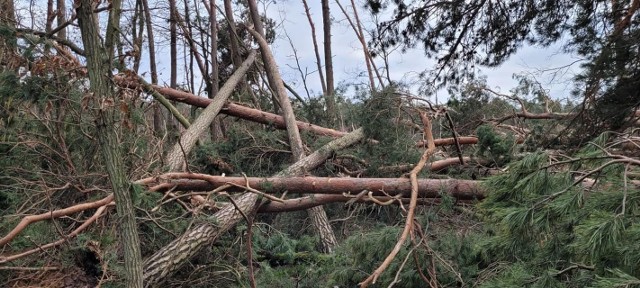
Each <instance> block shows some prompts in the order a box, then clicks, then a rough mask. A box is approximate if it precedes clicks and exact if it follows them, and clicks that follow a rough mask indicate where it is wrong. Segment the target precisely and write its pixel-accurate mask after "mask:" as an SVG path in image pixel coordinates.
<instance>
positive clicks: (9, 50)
mask: <svg viewBox="0 0 640 288" xmlns="http://www.w3.org/2000/svg"><path fill="white" fill-rule="evenodd" d="M15 13H16V11H15V8H14V6H13V0H0V26H4V27H5V28H8V29H12V30H13V29H15V28H16V15H15ZM15 48H16V41H15V39H10V38H8V37H6V38H5V37H2V38H0V69H3V70H4V69H8V70H12V69H14V67H12V66H14V65H12V64H11V62H13V61H12V60H13V58H14V57H13V55H14V54H15ZM15 66H17V65H15ZM0 71H2V70H0Z"/></svg>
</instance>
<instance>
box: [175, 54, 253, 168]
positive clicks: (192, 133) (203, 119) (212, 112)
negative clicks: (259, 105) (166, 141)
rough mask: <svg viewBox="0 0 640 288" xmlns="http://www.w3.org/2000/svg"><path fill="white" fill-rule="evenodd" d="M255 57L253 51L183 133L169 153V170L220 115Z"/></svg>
mask: <svg viewBox="0 0 640 288" xmlns="http://www.w3.org/2000/svg"><path fill="white" fill-rule="evenodd" d="M255 58H256V52H255V51H252V52H251V53H250V54H249V57H248V58H247V60H245V61H244V62H243V63H242V65H240V67H238V69H236V71H235V72H234V73H233V75H231V77H229V79H228V80H227V81H226V82H225V83H224V86H222V89H220V92H219V93H218V95H217V96H216V98H214V99H213V101H212V102H211V104H210V105H209V106H207V108H205V109H204V111H202V113H201V114H200V117H198V118H197V119H196V120H195V121H194V122H193V124H191V126H190V127H189V129H187V131H185V132H184V133H183V134H182V136H181V137H180V139H179V140H178V143H176V144H175V146H174V147H173V149H172V150H171V152H170V153H169V155H167V162H166V165H167V166H168V167H169V171H177V170H178V169H179V168H180V166H181V165H182V164H183V163H184V161H186V159H185V157H186V156H187V155H189V152H190V151H191V149H192V148H193V146H194V145H195V144H196V142H197V141H198V137H200V135H201V134H202V133H203V132H204V131H206V128H207V127H209V126H210V125H211V122H213V119H214V118H215V117H216V116H217V115H218V113H219V112H220V110H221V109H222V106H224V103H225V102H226V101H227V98H228V97H229V95H231V93H232V92H233V90H234V89H235V87H236V85H237V84H238V82H240V80H242V76H243V75H244V74H246V73H247V71H248V70H249V68H250V67H251V65H253V62H254V61H255Z"/></svg>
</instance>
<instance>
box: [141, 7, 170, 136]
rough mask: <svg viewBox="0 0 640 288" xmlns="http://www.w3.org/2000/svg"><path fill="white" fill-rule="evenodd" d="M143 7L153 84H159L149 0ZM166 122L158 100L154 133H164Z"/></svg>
mask: <svg viewBox="0 0 640 288" xmlns="http://www.w3.org/2000/svg"><path fill="white" fill-rule="evenodd" d="M142 8H143V9H144V18H145V19H144V20H145V23H146V25H147V36H148V41H149V69H150V70H151V84H153V85H156V84H158V67H157V66H156V44H155V38H154V37H153V25H152V23H151V10H149V1H148V0H142ZM164 130H165V124H164V117H163V115H162V107H160V105H159V104H158V103H157V102H156V103H154V105H153V133H155V135H156V136H160V137H162V136H163V135H164V133H165V132H164Z"/></svg>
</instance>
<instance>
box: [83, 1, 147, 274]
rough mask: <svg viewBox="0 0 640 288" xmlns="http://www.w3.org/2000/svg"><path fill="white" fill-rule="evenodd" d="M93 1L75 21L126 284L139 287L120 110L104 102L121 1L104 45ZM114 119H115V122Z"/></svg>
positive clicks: (109, 90) (111, 98)
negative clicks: (115, 217)
mask: <svg viewBox="0 0 640 288" xmlns="http://www.w3.org/2000/svg"><path fill="white" fill-rule="evenodd" d="M94 3H96V2H94V1H90V0H81V1H80V3H79V4H80V5H79V7H78V10H77V15H78V24H79V26H80V32H81V35H82V42H83V44H84V49H85V51H86V56H87V57H86V59H87V71H88V74H89V80H90V90H91V92H92V93H93V95H94V97H96V99H95V100H94V103H95V106H96V107H95V109H96V110H97V111H98V112H97V113H98V115H97V117H96V128H97V134H98V135H97V138H98V143H99V144H100V149H101V151H102V156H103V159H104V162H105V166H106V169H107V173H108V175H109V180H110V182H111V186H112V190H113V193H114V197H115V200H116V210H117V213H118V218H119V221H120V223H119V225H118V227H119V234H120V238H121V241H122V247H123V249H124V270H125V275H126V284H125V286H127V287H143V286H142V275H143V274H142V259H141V255H140V241H139V239H138V231H137V225H136V218H135V211H134V208H133V203H132V202H131V195H132V193H136V192H135V191H134V189H133V186H132V185H131V183H130V182H129V180H128V179H127V176H126V173H125V167H124V164H123V162H122V161H123V159H122V155H121V152H120V145H121V143H119V141H118V135H117V129H116V128H117V127H113V126H112V125H113V123H118V122H119V121H117V120H116V119H118V116H119V115H118V114H119V111H120V110H119V109H117V108H114V107H112V106H116V107H117V105H112V106H109V105H107V103H109V102H111V103H117V102H116V101H118V99H116V98H115V93H114V87H113V86H112V84H111V83H112V81H111V79H110V78H111V77H110V75H111V74H112V72H111V67H112V66H111V63H113V53H114V45H115V44H116V40H117V37H119V34H117V33H119V32H118V31H119V23H120V13H121V1H120V0H113V1H112V2H111V5H112V6H111V7H112V8H111V12H110V13H109V20H108V25H107V35H106V37H105V44H104V45H102V44H101V43H102V41H101V39H100V35H99V33H100V29H99V27H98V25H97V19H96V18H97V17H96V15H95V14H93V10H94V8H95V7H93V5H94ZM114 120H115V121H114Z"/></svg>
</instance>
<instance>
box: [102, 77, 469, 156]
mask: <svg viewBox="0 0 640 288" xmlns="http://www.w3.org/2000/svg"><path fill="white" fill-rule="evenodd" d="M114 79H115V81H116V83H118V85H120V86H124V87H129V88H139V87H141V86H140V83H138V82H135V81H130V80H126V79H124V78H123V77H114ZM151 87H152V88H153V89H154V90H155V91H158V92H159V93H161V94H162V95H164V96H165V97H166V98H167V99H169V100H173V101H178V102H182V103H185V104H189V105H192V106H196V107H201V108H206V107H207V106H208V105H209V104H211V102H212V100H211V99H209V98H205V97H199V96H196V95H194V94H191V93H189V92H185V91H180V90H177V89H172V88H169V87H162V86H159V85H151ZM220 113H222V114H225V115H229V116H233V117H237V118H240V119H244V120H248V121H251V122H256V123H260V124H265V125H273V126H274V127H276V128H278V129H286V128H287V127H286V124H285V121H284V118H283V117H282V116H280V115H277V114H273V113H269V112H265V111H262V110H258V109H254V108H249V107H246V106H243V105H240V104H238V103H233V102H227V103H226V104H225V105H224V106H223V107H222V110H221V111H220ZM296 125H297V126H298V129H300V130H302V131H307V132H310V133H313V134H316V135H322V136H329V137H342V136H344V135H346V134H347V132H342V131H338V130H334V129H330V128H325V127H322V126H318V125H314V124H311V123H307V122H302V121H296ZM458 139H459V140H460V144H476V143H478V138H476V137H459V138H458ZM434 142H435V144H436V146H444V145H453V144H455V140H454V139H453V138H442V139H435V140H434ZM416 146H418V147H425V146H426V144H425V143H424V141H420V142H417V143H416Z"/></svg>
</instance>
